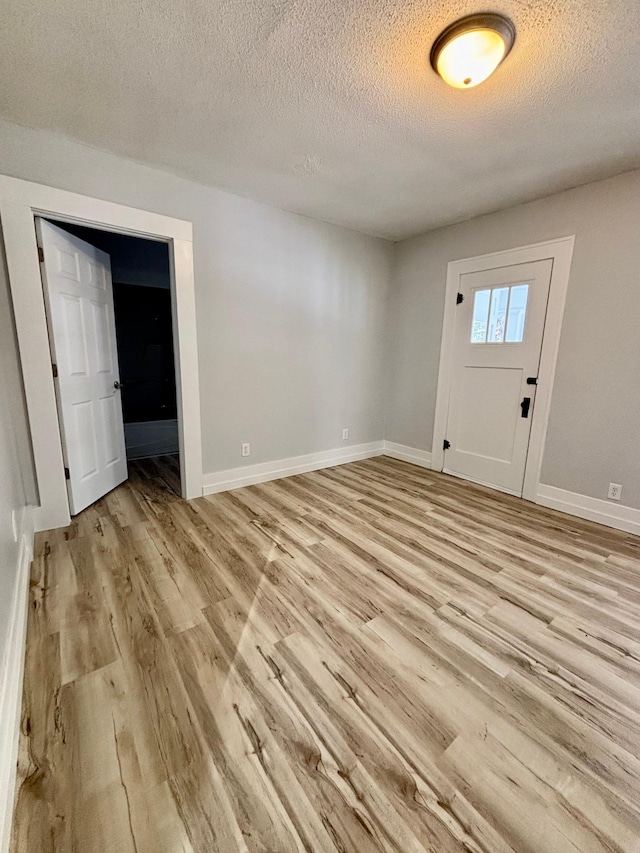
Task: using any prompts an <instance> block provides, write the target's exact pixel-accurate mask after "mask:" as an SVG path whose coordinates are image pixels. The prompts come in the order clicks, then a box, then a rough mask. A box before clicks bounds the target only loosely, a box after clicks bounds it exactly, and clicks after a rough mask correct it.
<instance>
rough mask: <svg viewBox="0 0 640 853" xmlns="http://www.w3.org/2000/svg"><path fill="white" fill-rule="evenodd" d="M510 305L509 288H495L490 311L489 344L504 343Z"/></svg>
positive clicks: (492, 292)
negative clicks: (508, 306)
mask: <svg viewBox="0 0 640 853" xmlns="http://www.w3.org/2000/svg"><path fill="white" fill-rule="evenodd" d="M508 303H509V288H508V287H494V288H493V290H492V291H491V308H490V309H489V334H488V335H487V342H488V343H500V342H502V341H504V333H505V326H506V322H507V305H508Z"/></svg>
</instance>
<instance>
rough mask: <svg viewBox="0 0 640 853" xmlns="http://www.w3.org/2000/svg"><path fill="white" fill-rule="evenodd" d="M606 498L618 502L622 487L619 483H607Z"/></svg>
mask: <svg viewBox="0 0 640 853" xmlns="http://www.w3.org/2000/svg"><path fill="white" fill-rule="evenodd" d="M607 497H608V498H609V500H612V501H619V500H620V498H621V497H622V486H621V485H620V483H609V491H608V492H607Z"/></svg>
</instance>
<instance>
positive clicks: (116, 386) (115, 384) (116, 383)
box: [113, 379, 122, 391]
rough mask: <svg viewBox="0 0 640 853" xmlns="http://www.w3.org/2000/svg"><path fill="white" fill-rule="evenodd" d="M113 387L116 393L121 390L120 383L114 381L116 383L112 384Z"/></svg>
mask: <svg viewBox="0 0 640 853" xmlns="http://www.w3.org/2000/svg"><path fill="white" fill-rule="evenodd" d="M113 387H114V388H115V389H116V391H119V390H120V388H122V385H121V384H120V382H118V380H117V379H116V381H115V382H114V383H113Z"/></svg>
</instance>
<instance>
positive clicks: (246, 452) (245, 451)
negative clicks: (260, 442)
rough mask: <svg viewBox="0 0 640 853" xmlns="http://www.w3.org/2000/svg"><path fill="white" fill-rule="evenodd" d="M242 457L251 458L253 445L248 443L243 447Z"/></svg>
mask: <svg viewBox="0 0 640 853" xmlns="http://www.w3.org/2000/svg"><path fill="white" fill-rule="evenodd" d="M242 455H243V456H251V445H250V444H249V442H248V441H247V442H245V443H244V444H243V445H242Z"/></svg>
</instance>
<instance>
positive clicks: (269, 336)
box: [0, 122, 393, 475]
mask: <svg viewBox="0 0 640 853" xmlns="http://www.w3.org/2000/svg"><path fill="white" fill-rule="evenodd" d="M0 150H1V152H2V153H1V156H0V172H3V173H5V174H7V175H11V176H14V177H19V178H24V179H26V180H30V181H36V182H38V183H44V184H49V185H51V186H56V187H60V188H62V189H67V190H71V191H74V192H80V193H83V194H86V195H90V196H94V197H96V198H103V199H107V200H110V201H115V202H118V203H121V204H126V205H130V206H132V207H138V208H143V209H146V210H151V211H154V212H158V213H163V214H166V215H169V216H173V217H178V218H182V219H188V220H190V221H192V222H193V231H194V263H195V277H196V300H197V312H198V344H199V355H200V384H201V401H202V434H203V439H202V442H203V467H204V473H205V475H206V474H210V473H214V472H216V471H221V470H226V469H230V468H236V467H239V466H242V465H245V464H247V465H253V464H256V463H261V462H267V461H272V460H276V459H280V458H284V457H291V456H297V455H301V454H308V453H316V452H320V451H325V450H330V449H332V448H342V447H344V446H345V444H363V443H367V442H371V441H379V440H381V439H382V437H383V435H382V432H383V408H384V407H383V398H382V395H383V383H382V382H381V380H380V377H381V376H382V373H383V364H384V362H383V358H384V352H383V331H384V318H385V304H386V295H387V285H388V280H389V271H390V263H391V257H392V254H393V245H392V244H391V243H389V242H386V241H384V240H379V239H377V238H373V237H367V236H364V235H362V234H358V233H356V232H353V231H348V230H345V229H343V228H339V227H337V226H333V225H327V224H324V223H321V222H316V221H313V220H311V219H307V218H305V217H302V216H298V215H295V214H290V213H285V212H282V211H279V210H276V209H275V208H271V207H267V206H265V205H262V204H259V203H257V202H254V201H250V200H248V199H244V198H239V197H237V196H232V195H229V194H228V193H224V192H221V191H219V190H216V189H212V188H210V187H205V186H201V185H198V184H195V183H192V182H190V181H186V180H183V179H181V178H178V177H175V176H173V175H170V174H167V173H165V172H161V171H159V170H157V169H152V168H149V167H146V166H142V165H139V164H136V163H133V162H130V161H127V160H124V159H121V158H117V157H114V156H111V155H109V154H105V153H103V152H100V151H97V150H95V149H92V148H88V147H86V146H82V145H79V144H77V143H74V142H71V141H69V140H66V139H64V138H62V137H59V136H55V135H52V134H48V133H43V132H39V131H34V130H29V129H25V128H22V127H18V126H16V125H11V124H7V123H4V122H0ZM343 427H349V430H350V433H349V441H348V442H346V443H343V442H342V429H343ZM247 441H248V442H250V443H251V456H250V457H248V458H245V459H243V458H242V457H241V455H240V445H241V443H242V442H247Z"/></svg>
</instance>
